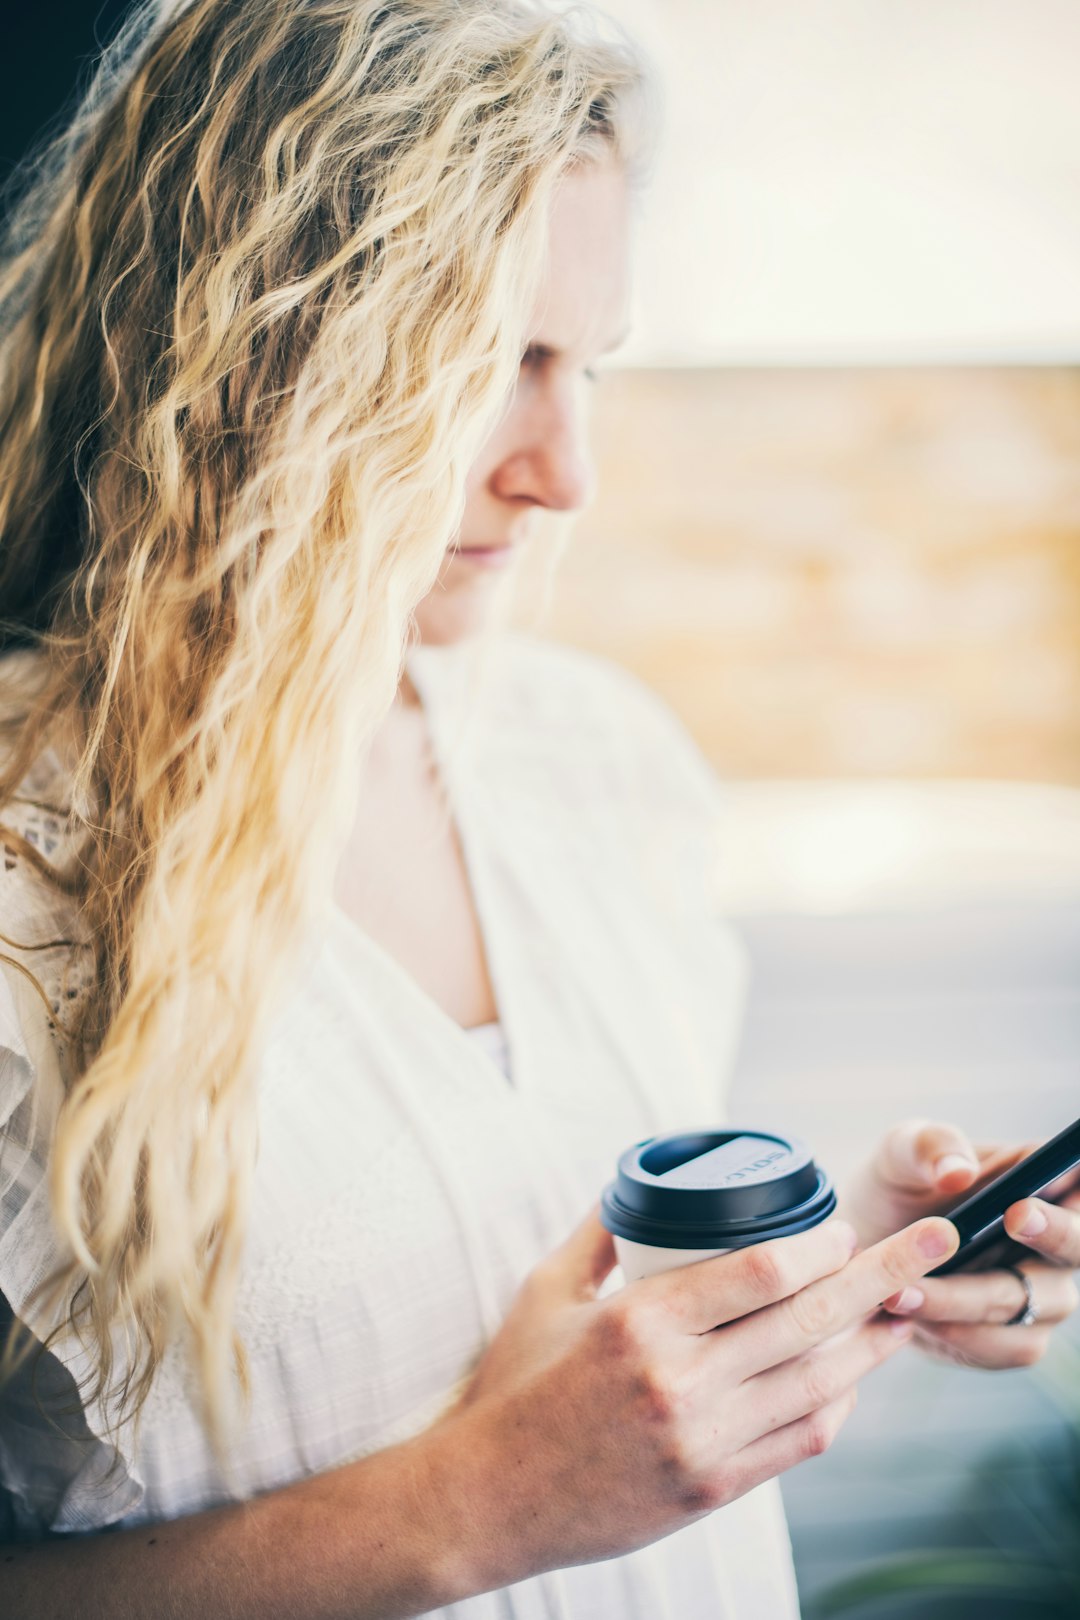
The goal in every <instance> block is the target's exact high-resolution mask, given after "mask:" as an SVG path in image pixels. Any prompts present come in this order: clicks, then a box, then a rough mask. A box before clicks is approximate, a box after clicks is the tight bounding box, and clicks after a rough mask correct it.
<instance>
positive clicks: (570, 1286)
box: [532, 1200, 616, 1300]
mask: <svg viewBox="0 0 1080 1620" xmlns="http://www.w3.org/2000/svg"><path fill="white" fill-rule="evenodd" d="M615 1264H616V1256H615V1244H614V1241H613V1239H612V1236H611V1233H610V1232H609V1231H608V1230H607V1228H606V1227H605V1226H603V1225H602V1223H601V1220H600V1203H599V1200H597V1202H596V1203H594V1204H593V1205H592V1206H591V1208H590V1209H589V1211H588V1213H587V1214H586V1215H585V1217H584V1218H583V1219H582V1220H581V1221H579V1222H578V1224H577V1226H575V1227H574V1229H573V1231H572V1232H571V1233H570V1235H569V1237H566V1238H564V1239H563V1241H562V1243H560V1244H559V1246H558V1247H557V1248H555V1249H552V1250H551V1252H550V1254H546V1255H544V1256H543V1258H542V1259H541V1260H539V1261H538V1262H537V1264H536V1265H535V1266H534V1267H533V1271H532V1277H533V1281H534V1285H542V1286H548V1287H550V1288H551V1289H552V1290H553V1292H555V1293H558V1294H560V1295H563V1296H565V1297H567V1298H571V1299H575V1300H583V1299H595V1298H596V1294H597V1290H598V1289H599V1287H600V1285H601V1283H602V1282H603V1281H604V1279H605V1277H607V1275H608V1273H609V1272H610V1271H612V1270H613V1269H614V1267H615Z"/></svg>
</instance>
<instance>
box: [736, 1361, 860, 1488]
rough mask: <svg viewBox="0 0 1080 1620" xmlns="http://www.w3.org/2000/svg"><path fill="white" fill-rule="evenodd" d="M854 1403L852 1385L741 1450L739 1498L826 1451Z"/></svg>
mask: <svg viewBox="0 0 1080 1620" xmlns="http://www.w3.org/2000/svg"><path fill="white" fill-rule="evenodd" d="M858 1399H859V1391H858V1386H857V1385H854V1386H853V1387H852V1388H851V1389H849V1390H848V1392H847V1394H846V1395H841V1397H840V1399H839V1400H838V1401H832V1402H830V1404H829V1405H828V1406H823V1407H821V1408H820V1410H819V1411H817V1412H811V1413H810V1415H809V1416H808V1417H804V1418H800V1419H799V1420H798V1422H797V1423H789V1424H788V1425H787V1426H786V1428H783V1429H775V1430H774V1431H773V1433H772V1434H766V1435H762V1437H761V1439H760V1440H755V1441H753V1442H752V1443H751V1444H750V1445H748V1446H744V1447H743V1449H742V1450H741V1451H740V1452H739V1454H738V1464H739V1492H740V1494H742V1493H743V1492H744V1491H749V1490H752V1489H753V1487H754V1486H755V1485H761V1484H763V1483H764V1482H765V1480H767V1479H775V1478H776V1476H777V1475H778V1474H783V1473H786V1472H787V1470H788V1469H789V1468H794V1467H795V1465H796V1464H797V1463H801V1462H806V1461H808V1459H809V1458H811V1457H820V1456H821V1454H822V1452H823V1451H828V1449H829V1447H830V1446H831V1445H832V1443H833V1441H834V1440H835V1439H836V1436H837V1435H838V1434H839V1432H840V1430H841V1429H842V1428H843V1426H844V1424H845V1423H846V1422H847V1420H848V1418H849V1417H850V1416H851V1414H852V1412H854V1410H855V1406H856V1403H857V1401H858Z"/></svg>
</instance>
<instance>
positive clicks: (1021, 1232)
mask: <svg viewBox="0 0 1080 1620" xmlns="http://www.w3.org/2000/svg"><path fill="white" fill-rule="evenodd" d="M1005 1230H1006V1232H1007V1233H1008V1234H1009V1236H1010V1237H1011V1238H1015V1239H1016V1241H1017V1243H1023V1244H1025V1245H1026V1246H1027V1247H1028V1248H1029V1249H1034V1250H1035V1251H1036V1253H1037V1254H1041V1255H1045V1257H1046V1258H1047V1259H1048V1260H1053V1261H1054V1262H1055V1263H1056V1264H1057V1265H1059V1266H1070V1267H1074V1268H1075V1267H1077V1266H1080V1211H1077V1210H1075V1209H1070V1208H1067V1207H1066V1208H1062V1207H1061V1206H1059V1205H1057V1204H1049V1203H1046V1202H1045V1201H1044V1200H1043V1199H1041V1198H1024V1199H1021V1201H1020V1203H1018V1204H1013V1205H1012V1206H1011V1207H1010V1208H1009V1209H1007V1210H1006V1211H1005Z"/></svg>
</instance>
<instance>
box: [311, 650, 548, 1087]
mask: <svg viewBox="0 0 1080 1620" xmlns="http://www.w3.org/2000/svg"><path fill="white" fill-rule="evenodd" d="M433 653H435V654H437V656H438V657H439V658H441V659H445V658H446V657H447V656H451V657H453V656H457V657H460V656H461V651H460V649H458V648H456V647H455V648H443V647H440V648H438V649H433V648H419V647H417V648H413V649H412V650H411V651H410V653H409V655H408V659H407V663H406V668H407V670H408V673H409V678H410V680H411V681H412V684H413V687H414V689H415V691H416V694H417V699H418V701H419V704H420V708H421V712H422V714H423V718H424V722H425V725H426V727H427V736H428V743H429V746H430V750H431V758H432V760H433V762H434V764H435V767H436V769H437V770H438V772H439V778H440V781H441V784H442V786H443V789H444V791H445V794H446V801H447V809H448V814H449V815H450V817H451V820H452V824H453V831H454V834H455V836H456V838H457V843H458V848H459V849H460V851H461V859H462V864H463V865H464V868H465V880H466V883H467V886H468V890H469V894H470V897H471V899H472V906H473V911H474V914H475V916H476V923H477V927H478V929H479V932H480V940H481V945H482V948H483V955H484V961H485V964H486V966H487V973H488V978H489V980H490V982H491V988H492V994H493V996H494V1000H495V1013H496V1016H495V1018H494V1019H489V1020H487V1021H486V1022H487V1023H488V1024H489V1025H490V1024H492V1023H494V1024H497V1025H498V1027H499V1028H500V1029H501V1030H502V1035H503V1041H504V1043H505V1047H506V1053H507V1067H508V1070H509V1074H506V1073H504V1072H503V1070H502V1069H501V1068H500V1067H499V1065H498V1064H497V1063H496V1062H495V1060H494V1058H493V1057H492V1056H491V1054H490V1053H489V1052H488V1051H487V1049H486V1047H485V1046H484V1045H483V1044H482V1043H481V1042H479V1041H476V1040H474V1039H473V1037H472V1034H471V1031H470V1030H469V1029H467V1028H466V1027H465V1025H464V1024H459V1023H458V1021H457V1019H456V1018H454V1017H453V1016H452V1014H450V1013H448V1012H447V1010H446V1008H445V1007H443V1006H442V1005H441V1004H440V1003H439V1002H438V1001H436V999H435V997H434V996H433V995H431V993H430V992H429V991H427V990H425V989H424V987H423V985H421V984H420V982H419V980H418V979H417V978H416V977H415V976H414V975H413V974H412V973H410V972H409V970H408V969H407V968H406V967H405V966H404V965H403V964H402V963H401V962H399V961H398V959H397V957H396V956H394V955H393V953H392V952H391V951H389V950H387V948H386V946H385V945H383V944H381V943H380V941H379V940H377V939H376V938H375V937H374V935H373V934H370V933H368V931H367V929H366V928H364V927H362V925H361V924H360V923H358V922H357V921H356V919H355V918H354V917H352V916H351V915H350V914H349V912H348V911H346V910H345V908H344V906H342V905H341V903H340V901H338V900H336V899H334V898H331V901H330V905H331V910H332V912H333V913H334V915H335V916H336V917H337V918H338V919H339V922H340V924H341V925H342V927H343V928H344V929H345V931H346V932H347V933H348V934H349V935H350V936H351V937H352V938H353V940H355V941H357V942H359V943H360V944H362V945H363V946H364V948H365V949H367V950H368V951H369V952H372V953H373V954H374V955H375V956H376V957H378V959H379V960H380V961H381V962H382V963H383V965H384V967H385V968H386V969H387V971H388V972H390V973H391V974H392V975H393V976H394V977H395V978H396V979H398V981H399V982H400V983H401V984H402V985H403V986H404V987H405V989H406V991H407V992H408V993H409V994H410V995H411V996H412V997H413V999H414V1000H415V1001H416V1002H417V1003H418V1005H421V1006H423V1007H426V1008H427V1010H428V1013H429V1015H431V1016H433V1017H434V1018H435V1019H436V1020H437V1021H439V1022H441V1023H442V1025H443V1026H444V1028H445V1027H449V1028H450V1029H451V1030H452V1031H453V1032H454V1036H455V1039H456V1040H457V1042H458V1044H459V1046H461V1045H463V1046H464V1047H465V1049H466V1050H468V1051H469V1052H470V1053H471V1054H472V1058H473V1061H474V1062H475V1063H482V1064H483V1065H484V1066H485V1068H487V1069H489V1070H491V1071H492V1072H493V1073H494V1074H495V1075H497V1076H498V1078H499V1080H500V1081H501V1082H502V1084H503V1086H504V1087H508V1088H509V1089H510V1090H511V1091H513V1092H515V1093H517V1094H519V1095H520V1094H521V1093H522V1090H523V1088H522V1083H521V1081H522V1064H521V1044H520V1043H519V1042H518V1041H517V1039H516V1035H515V1028H516V1024H515V1019H514V1015H513V1014H508V1011H507V1006H508V998H507V994H506V986H505V984H504V983H503V982H502V980H501V977H500V968H499V965H498V958H499V939H500V924H499V923H498V922H494V923H493V920H492V919H493V915H494V912H495V909H496V908H495V907H494V906H493V905H492V903H491V897H490V895H489V893H488V888H487V880H486V876H484V875H482V874H481V872H480V867H481V866H482V858H481V857H479V855H478V852H477V847H476V841H475V839H474V836H473V831H472V828H471V827H470V825H469V816H468V811H467V808H466V809H463V804H464V801H465V800H466V799H467V794H463V793H462V792H461V791H460V785H459V782H458V781H457V780H456V779H455V777H454V773H453V772H452V770H450V769H449V768H448V765H447V756H446V752H445V748H444V743H445V737H444V735H443V731H442V723H443V717H442V715H441V714H440V713H439V700H438V698H437V697H436V696H434V694H433V685H434V682H433V681H431V680H430V679H429V674H428V671H427V665H428V663H429V662H430V659H431V656H432V654H433ZM455 673H456V672H455ZM509 1001H510V1003H511V1004H512V1002H513V997H512V996H511V997H510V998H509Z"/></svg>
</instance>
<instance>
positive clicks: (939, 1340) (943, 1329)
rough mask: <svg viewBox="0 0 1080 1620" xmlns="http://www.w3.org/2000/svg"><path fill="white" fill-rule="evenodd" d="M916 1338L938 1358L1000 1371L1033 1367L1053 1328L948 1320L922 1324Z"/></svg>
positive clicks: (960, 1364)
mask: <svg viewBox="0 0 1080 1620" xmlns="http://www.w3.org/2000/svg"><path fill="white" fill-rule="evenodd" d="M915 1338H916V1342H917V1343H918V1345H919V1348H920V1349H922V1350H926V1351H928V1352H929V1353H930V1354H931V1355H932V1356H934V1357H935V1358H936V1359H938V1360H942V1361H953V1362H956V1363H957V1364H958V1365H959V1366H961V1367H981V1368H983V1369H984V1370H985V1371H987V1372H1000V1371H1003V1370H1004V1369H1005V1368H1008V1367H1033V1366H1034V1365H1035V1363H1036V1362H1037V1361H1041V1360H1042V1357H1043V1356H1044V1355H1045V1354H1046V1349H1047V1345H1048V1344H1049V1342H1050V1328H1049V1327H1046V1326H1043V1325H1040V1326H1038V1327H1029V1328H1025V1327H1011V1328H1010V1327H969V1326H967V1325H966V1324H964V1323H960V1322H946V1323H943V1324H941V1326H935V1327H932V1326H930V1325H929V1324H925V1325H923V1324H919V1326H918V1327H917V1329H916V1334H915Z"/></svg>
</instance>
